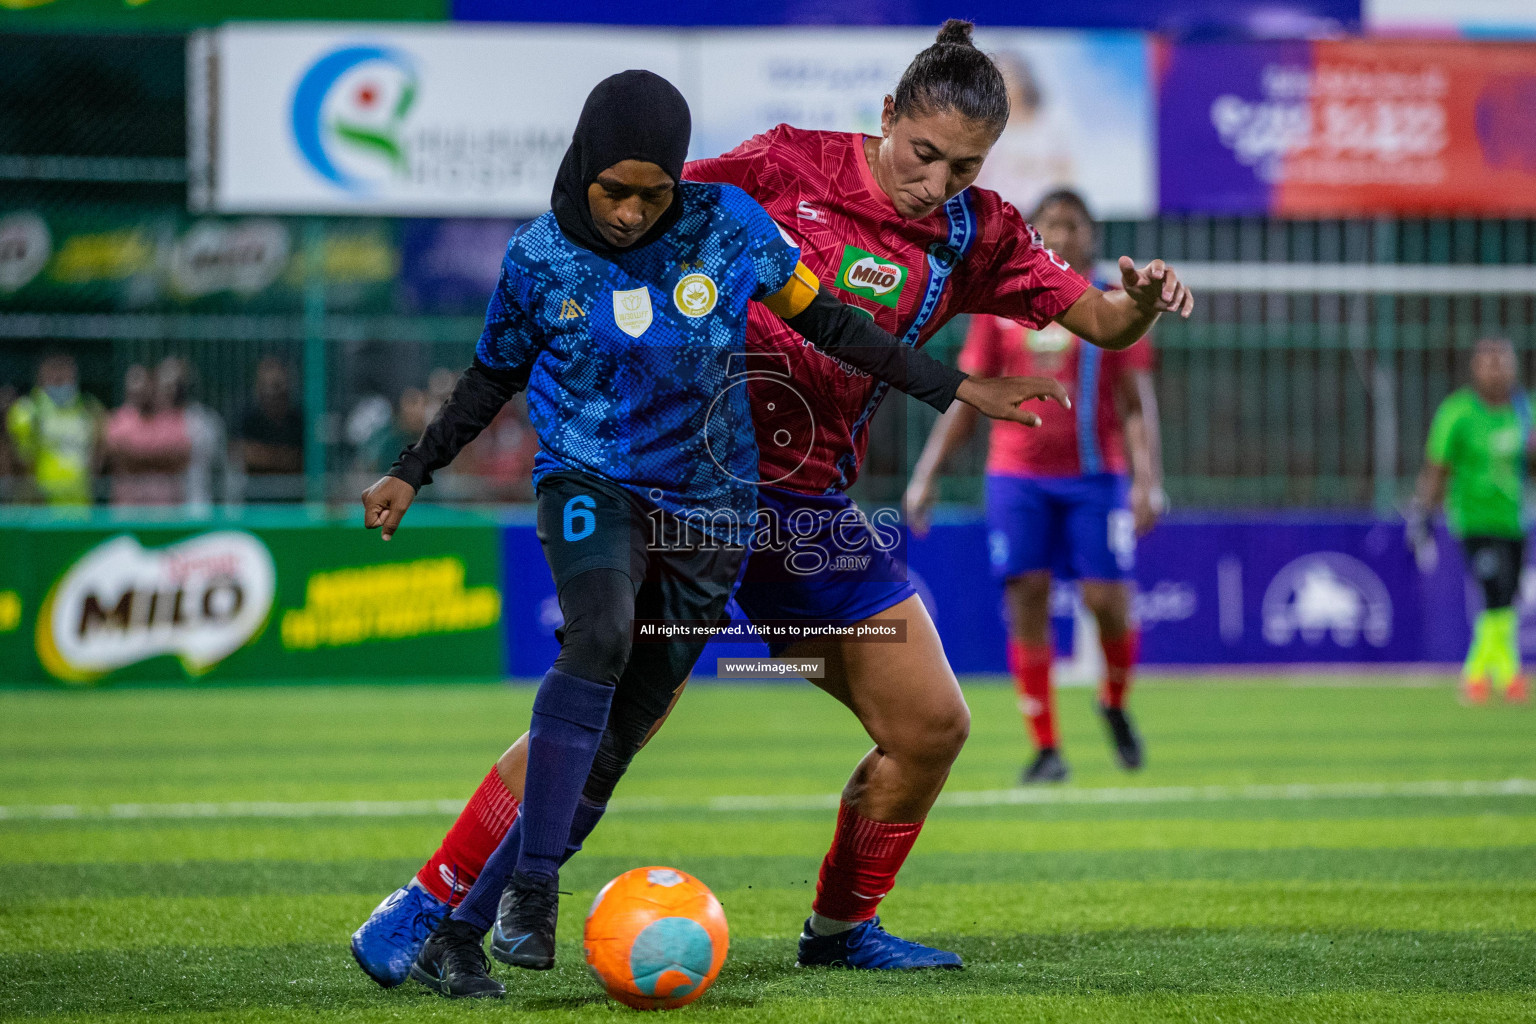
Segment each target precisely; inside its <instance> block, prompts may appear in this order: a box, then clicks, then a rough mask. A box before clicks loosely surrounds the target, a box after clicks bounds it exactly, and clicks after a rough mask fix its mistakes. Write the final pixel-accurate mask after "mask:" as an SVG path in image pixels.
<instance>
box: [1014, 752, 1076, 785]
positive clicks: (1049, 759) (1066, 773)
mask: <svg viewBox="0 0 1536 1024" xmlns="http://www.w3.org/2000/svg"><path fill="white" fill-rule="evenodd" d="M1071 777H1072V769H1071V768H1068V767H1067V762H1065V761H1063V760H1062V759H1061V755H1060V754H1059V753H1057V752H1056V748H1055V747H1046V748H1045V749H1044V750H1042V751H1040V753H1038V754H1036V755H1035V759H1034V761H1033V762H1031V763H1030V765H1029V767H1028V768H1025V769H1024V774H1023V775H1022V776H1021V777H1020V778H1019V784H1020V785H1023V786H1039V785H1043V784H1045V783H1049V782H1066V781H1067V780H1068V779H1070V778H1071Z"/></svg>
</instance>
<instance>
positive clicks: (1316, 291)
mask: <svg viewBox="0 0 1536 1024" xmlns="http://www.w3.org/2000/svg"><path fill="white" fill-rule="evenodd" d="M6 213H7V211H5V210H0V218H3V217H4V215H5V214H6ZM194 226H195V225H194ZM288 226H289V228H290V229H291V232H292V235H293V238H294V239H295V242H294V250H295V251H294V252H293V253H292V254H291V256H290V257H289V259H290V261H291V264H292V265H291V266H290V267H289V268H287V269H286V270H284V271H283V275H282V276H283V280H284V281H285V282H286V283H287V291H286V298H276V299H274V298H268V299H264V300H262V301H263V302H264V303H265V305H264V306H262V307H261V308H262V311H261V312H241V311H240V307H241V303H240V301H238V300H237V299H233V298H229V297H228V296H226V301H225V302H224V304H223V305H222V306H220V307H218V308H219V310H220V311H217V312H202V311H199V308H198V307H194V308H191V309H189V308H186V307H185V304H183V305H182V306H180V307H176V306H174V304H165V303H161V304H160V305H158V306H157V305H153V304H151V306H150V307H148V308H146V309H144V310H142V311H128V310H120V311H117V312H109V311H105V310H106V309H108V308H109V306H110V303H109V306H96V307H92V308H94V309H96V310H97V311H94V312H78V311H76V312H71V311H68V310H67V309H61V308H58V307H57V306H56V307H55V308H53V309H45V310H27V309H18V308H16V307H15V304H14V303H11V304H0V309H3V311H0V385H3V384H9V385H11V386H12V387H13V388H15V389H17V390H19V391H25V390H26V389H27V388H29V387H30V386H31V374H32V370H33V365H34V361H35V357H36V356H37V355H38V354H39V353H40V352H41V351H42V350H43V349H45V348H60V349H64V350H67V351H70V352H72V353H74V354H75V355H76V357H77V361H78V362H79V363H80V364H81V367H82V375H83V383H84V386H85V387H86V389H87V390H89V391H91V392H92V393H94V394H95V395H96V396H97V397H98V398H100V399H101V401H102V402H103V403H104V404H105V405H107V406H108V407H113V406H116V405H118V404H119V403H121V402H122V400H123V393H122V382H123V379H124V374H125V372H126V370H127V368H128V367H129V366H130V365H132V364H135V363H141V364H153V363H156V362H158V361H159V360H161V359H163V358H164V357H166V356H172V355H174V356H180V357H182V358H184V359H186V360H187V361H188V363H189V364H190V365H191V366H192V367H193V368H194V371H195V376H196V378H197V380H198V381H199V388H198V400H199V401H200V402H202V403H203V404H204V405H205V406H207V407H208V408H209V409H210V410H211V411H213V412H214V413H216V414H217V415H218V416H219V417H220V418H221V419H222V420H223V422H224V423H225V425H226V429H227V431H228V433H229V436H231V437H234V436H236V434H237V433H238V430H237V428H238V423H239V420H240V418H241V416H242V415H243V413H244V410H245V409H247V408H248V407H249V406H250V404H251V401H252V398H251V394H252V382H253V377H254V374H255V371H256V367H257V364H258V363H259V362H260V361H261V359H262V358H263V357H268V356H276V357H278V358H279V359H280V360H281V361H282V362H284V363H285V364H286V365H287V366H288V367H289V368H290V369H291V370H292V373H293V379H294V400H295V402H297V403H298V404H299V405H300V406H301V407H302V409H303V412H304V418H305V423H306V435H305V437H306V440H305V467H306V471H305V473H304V476H303V477H302V478H294V479H290V480H286V481H266V482H265V483H264V486H265V487H266V488H268V489H269V491H271V493H269V494H268V496H269V497H286V498H290V499H293V500H299V499H305V500H309V501H331V502H342V501H350V500H352V497H353V494H354V492H355V490H356V487H357V484H358V482H359V481H361V480H362V479H364V478H366V477H367V476H368V475H369V474H371V473H374V472H376V471H377V470H378V469H379V467H380V465H381V460H382V459H383V458H384V454H386V453H381V452H380V451H379V450H377V449H378V446H379V444H380V443H381V441H380V436H381V430H383V428H384V427H385V426H386V425H387V424H388V422H389V421H391V420H392V419H397V418H398V415H399V413H400V411H401V403H402V399H403V398H405V397H407V396H408V394H409V393H410V392H411V391H412V389H418V390H420V391H423V392H426V393H428V394H429V396H430V394H431V391H432V387H436V388H437V390H438V391H441V390H442V387H443V386H444V383H445V381H444V374H443V373H442V372H441V371H442V370H445V369H457V368H459V367H462V366H463V365H465V364H466V363H467V361H468V359H469V356H470V353H471V351H472V346H473V342H474V339H475V337H476V335H477V333H478V323H479V320H478V316H477V315H476V313H475V311H474V309H473V307H472V306H468V305H467V304H466V308H463V309H461V310H459V311H457V312H453V313H445V312H434V313H421V312H414V313H413V312H410V311H409V308H408V307H409V305H410V303H409V302H406V301H404V300H403V299H401V297H400V296H399V295H397V294H396V292H398V290H399V285H398V282H391V281H385V282H377V281H376V282H374V287H375V289H376V292H377V294H376V295H375V296H374V298H373V299H371V300H369V301H368V302H364V303H359V302H358V301H357V299H356V294H355V292H356V289H355V288H354V287H352V286H351V285H348V284H347V283H345V282H343V283H341V284H340V285H337V284H335V283H334V282H333V283H331V284H328V283H327V282H328V281H332V279H333V278H334V275H329V276H328V274H327V273H326V272H324V271H317V272H316V273H313V274H311V273H309V268H313V267H322V268H323V266H324V261H325V257H324V255H323V250H324V246H325V245H326V244H327V242H326V239H327V238H328V237H330V236H329V235H328V234H327V232H328V231H340V232H342V233H343V234H346V233H349V232H350V233H352V234H355V233H356V232H357V230H359V229H358V228H357V226H356V225H355V224H346V223H343V224H341V225H340V226H336V225H324V224H321V223H320V222H303V223H298V222H294V223H290V224H289V225H288ZM397 227H398V226H391V225H388V224H384V225H375V228H377V230H379V231H382V232H384V233H385V234H386V235H387V234H388V233H389V232H390V231H392V230H395V229H396V228H397ZM1104 234H1105V239H1104V245H1103V251H1104V252H1105V253H1106V254H1119V253H1122V252H1124V253H1129V254H1131V255H1134V256H1135V257H1136V258H1137V259H1138V260H1142V259H1146V258H1150V257H1152V256H1154V255H1160V256H1163V257H1165V258H1167V259H1169V260H1170V261H1174V262H1175V263H1176V264H1177V265H1178V266H1180V267H1181V269H1182V270H1183V272H1184V273H1185V275H1186V277H1187V279H1188V280H1189V281H1190V282H1191V284H1192V285H1193V286H1194V287H1195V288H1196V289H1197V293H1198V297H1199V298H1198V307H1197V311H1196V314H1195V316H1194V317H1193V318H1192V319H1191V320H1190V321H1188V322H1181V321H1173V320H1166V321H1164V323H1163V324H1162V325H1161V326H1160V327H1159V329H1158V331H1157V335H1156V338H1155V343H1156V347H1157V351H1158V359H1157V390H1158V395H1159V402H1160V406H1161V413H1162V427H1163V438H1164V466H1165V472H1166V475H1167V482H1168V489H1169V492H1170V495H1171V496H1172V498H1173V500H1174V501H1175V502H1177V503H1178V504H1180V505H1181V506H1184V507H1190V506H1265V507H1276V506H1308V507H1336V506H1355V507H1364V506H1374V507H1376V508H1378V509H1383V510H1385V509H1389V508H1391V507H1392V506H1393V505H1394V504H1396V503H1398V502H1399V501H1400V500H1401V498H1402V497H1403V495H1404V493H1405V491H1406V489H1407V488H1408V487H1409V486H1410V483H1411V478H1412V476H1413V474H1414V473H1415V472H1416V471H1417V468H1418V465H1419V453H1420V451H1421V449H1422V444H1423V441H1424V437H1425V435H1426V433H1427V430H1428V425H1429V420H1430V418H1431V416H1432V414H1433V411H1434V408H1435V406H1436V404H1437V403H1438V402H1439V401H1440V400H1441V399H1442V398H1443V397H1444V396H1445V395H1446V394H1447V393H1449V392H1450V391H1451V390H1452V389H1453V388H1454V387H1456V386H1457V385H1458V384H1459V382H1461V381H1462V380H1464V378H1465V375H1466V356H1467V354H1468V352H1469V351H1470V347H1471V345H1472V343H1473V342H1474V341H1476V340H1477V339H1478V338H1480V337H1485V336H1489V335H1499V336H1504V337H1508V338H1510V339H1511V340H1513V341H1514V342H1515V344H1516V347H1517V350H1518V351H1519V353H1520V355H1521V359H1522V364H1523V365H1522V369H1523V371H1524V376H1525V379H1526V380H1528V381H1529V380H1533V379H1536V378H1533V373H1536V362H1533V353H1536V332H1533V324H1536V299H1533V296H1536V268H1533V264H1536V227H1533V224H1532V222H1530V221H1443V220H1442V221H1372V222H1362V221H1337V222H1280V221H1253V220H1231V219H1226V220H1171V219H1170V220H1161V221H1152V222H1141V223H1111V224H1108V225H1106V227H1105V231H1104ZM312 249H313V251H311V250H312ZM317 253H318V254H317ZM397 258H399V257H397ZM396 269H398V268H396ZM380 289H381V290H380ZM112 301H116V300H112ZM337 306H340V307H341V308H339V309H338V308H336V307H337ZM963 328H964V324H963V322H962V323H957V324H956V325H955V326H954V327H952V328H950V329H948V330H946V331H945V332H944V333H943V334H941V335H940V336H939V337H938V338H937V339H936V340H935V342H934V345H935V349H936V350H937V351H939V352H941V353H944V354H945V355H947V356H948V357H950V358H952V357H953V356H954V354H955V353H956V352H957V351H958V348H959V344H960V342H961V339H962V337H963ZM434 370H438V371H439V373H438V374H437V379H436V382H435V384H433V385H432V386H429V382H430V381H431V380H432V376H433V371H434ZM932 419H933V417H932V415H931V414H930V413H929V411H928V410H927V409H926V408H925V407H922V406H920V405H918V404H917V403H913V402H907V401H904V400H892V401H889V402H887V404H886V408H885V409H883V410H882V412H881V414H880V416H878V417H877V419H876V422H875V424H874V425H873V428H872V445H871V450H870V454H869V459H868V462H867V466H866V470H865V474H864V477H863V479H861V481H860V482H859V485H858V490H857V493H858V494H859V496H860V497H861V498H863V499H865V500H872V501H893V500H896V499H897V498H898V497H899V495H900V492H901V489H902V487H903V486H904V484H905V480H906V476H907V474H908V472H909V471H910V468H911V465H912V463H913V462H914V461H915V459H916V456H917V454H918V452H919V451H920V450H921V446H922V442H923V439H924V438H925V437H926V435H927V431H928V429H929V427H930V426H931V423H932ZM397 432H398V429H397ZM383 436H384V437H385V440H386V441H387V439H388V436H389V435H388V431H387V430H383ZM983 454H984V435H982V436H979V437H978V438H976V439H975V440H974V441H973V442H972V444H971V445H970V446H969V447H968V448H967V450H965V451H964V452H962V453H961V454H960V455H959V456H958V457H957V458H956V459H955V460H954V462H953V463H952V466H951V469H952V475H951V476H950V477H949V478H948V479H947V481H946V483H945V485H944V487H945V490H944V495H945V497H946V498H947V499H950V500H955V501H965V502H975V501H978V500H979V496H980V478H979V474H980V467H981V463H982V460H983ZM491 463H492V464H494V465H495V466H497V467H499V468H498V470H497V471H496V472H479V471H476V470H471V471H468V472H460V473H458V474H450V475H448V476H447V477H446V478H445V480H444V486H442V487H440V488H437V489H435V492H434V493H435V497H436V500H449V501H477V500H478V501H485V500H507V499H516V498H519V497H522V496H525V495H526V487H525V486H524V487H522V488H521V489H520V487H519V485H518V483H517V481H514V480H511V479H509V478H508V477H507V476H506V472H508V471H509V468H510V469H515V467H516V466H517V465H520V463H519V462H518V459H517V458H511V459H510V461H509V460H507V459H503V460H501V461H499V462H498V461H496V460H495V459H494V458H493V459H492V460H491ZM237 470H238V467H233V468H232V470H231V471H230V472H228V473H227V474H226V479H227V480H232V481H236V482H239V481H240V480H241V479H242V477H241V475H240V474H239V473H238V472H237ZM242 486H244V485H242ZM273 488H275V490H272V489H273ZM8 493H10V494H11V496H12V498H13V500H14V498H15V497H16V496H17V495H18V494H19V493H20V492H19V491H18V490H17V489H16V487H15V486H14V481H13V482H12V486H11V487H10V488H9V489H8ZM107 493H108V489H107V487H106V482H105V481H103V483H102V488H101V496H102V497H103V498H105V497H106V496H107ZM248 494H249V491H248V489H247V490H242V489H241V487H240V486H235V487H230V486H226V487H223V488H220V489H219V490H218V495H219V496H220V497H223V498H227V499H228V500H241V498H242V497H244V496H248Z"/></svg>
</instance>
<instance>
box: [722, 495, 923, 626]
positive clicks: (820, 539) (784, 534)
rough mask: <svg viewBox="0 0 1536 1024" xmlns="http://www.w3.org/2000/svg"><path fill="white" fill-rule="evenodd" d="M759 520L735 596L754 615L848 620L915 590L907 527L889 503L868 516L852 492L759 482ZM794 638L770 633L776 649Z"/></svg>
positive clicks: (764, 620)
mask: <svg viewBox="0 0 1536 1024" xmlns="http://www.w3.org/2000/svg"><path fill="white" fill-rule="evenodd" d="M757 511H758V527H757V530H756V531H755V532H754V534H753V538H752V554H751V555H750V556H749V557H748V558H747V565H746V569H745V570H744V571H743V573H742V578H741V586H740V587H739V588H738V589H737V591H736V604H737V605H738V606H739V607H740V608H741V610H742V611H743V612H744V613H745V614H746V616H747V618H749V619H751V620H752V621H753V622H755V623H765V624H766V623H769V622H773V621H791V620H796V621H810V622H815V623H818V624H823V625H833V626H846V625H852V624H853V623H856V622H861V621H863V620H864V619H867V618H870V617H872V616H874V615H877V614H879V613H880V612H883V611H885V610H886V609H887V608H890V607H892V606H894V605H897V604H900V603H901V602H902V601H905V600H906V599H907V598H909V597H911V596H913V595H914V594H916V593H917V591H916V590H914V589H913V588H912V584H911V583H910V582H909V581H908V579H907V564H906V558H905V545H906V530H905V529H904V528H903V526H902V524H901V522H900V517H899V515H898V514H897V513H896V511H895V510H894V509H877V510H876V512H875V514H874V516H872V517H865V515H864V513H863V512H861V511H860V510H859V507H858V506H857V505H856V504H854V501H853V499H852V498H850V497H848V495H847V494H845V493H843V492H841V491H839V492H836V493H833V494H800V493H797V492H795V491H785V490H780V489H779V488H777V487H766V486H759V487H758V489H757ZM792 642H793V641H788V640H786V641H781V642H780V641H770V642H769V644H768V649H769V651H770V652H772V653H773V654H778V653H779V652H780V651H782V650H783V649H784V648H785V647H787V646H789V644H790V643H792Z"/></svg>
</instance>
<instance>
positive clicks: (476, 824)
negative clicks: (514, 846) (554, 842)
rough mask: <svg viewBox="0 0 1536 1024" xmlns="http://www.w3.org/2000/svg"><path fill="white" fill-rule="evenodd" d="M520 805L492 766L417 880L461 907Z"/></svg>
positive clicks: (509, 826) (432, 891)
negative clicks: (465, 895) (461, 901)
mask: <svg viewBox="0 0 1536 1024" xmlns="http://www.w3.org/2000/svg"><path fill="white" fill-rule="evenodd" d="M517 808H518V801H517V797H515V796H513V795H512V794H511V793H510V792H509V791H508V790H507V784H506V783H505V782H503V781H501V772H499V771H497V770H496V767H495V766H494V765H493V766H492V767H491V770H490V773H489V774H488V775H486V777H485V778H484V779H483V780H481V782H480V788H478V789H476V790H475V795H474V796H472V797H470V798H469V803H467V804H465V805H464V810H462V811H460V812H459V817H458V820H457V821H455V822H454V823H453V827H452V828H450V829H449V830H448V834H447V835H446V836H444V837H443V845H441V846H439V847H438V848H437V852H436V853H434V854H433V855H432V857H431V859H429V860H428V861H427V862H426V863H425V864H423V865H422V868H421V870H420V871H418V872H416V881H417V882H418V883H420V885H421V887H422V888H423V889H425V890H427V892H429V893H431V894H432V895H433V896H436V897H437V898H438V899H439V900H441V901H443V902H444V903H448V904H451V905H452V906H455V907H456V906H458V905H459V901H460V900H461V899H463V898H464V894H465V893H467V892H468V891H469V889H470V886H472V885H474V884H475V879H476V878H479V877H480V872H481V870H482V869H484V867H485V862H486V860H487V859H488V858H489V857H490V856H491V854H493V853H495V852H496V847H497V845H498V844H500V842H501V837H502V836H504V835H506V834H507V831H508V830H509V829H511V828H512V823H513V822H514V821H516V820H517Z"/></svg>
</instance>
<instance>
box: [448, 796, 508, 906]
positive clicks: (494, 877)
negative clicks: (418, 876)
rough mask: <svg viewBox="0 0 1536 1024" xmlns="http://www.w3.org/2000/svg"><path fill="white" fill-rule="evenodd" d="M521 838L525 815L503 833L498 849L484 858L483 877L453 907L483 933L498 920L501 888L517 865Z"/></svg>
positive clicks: (505, 885)
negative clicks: (497, 911)
mask: <svg viewBox="0 0 1536 1024" xmlns="http://www.w3.org/2000/svg"><path fill="white" fill-rule="evenodd" d="M522 838H523V819H522V817H521V816H519V817H518V819H517V820H516V821H514V822H513V823H512V827H511V828H510V829H508V830H507V834H506V835H504V836H502V837H501V842H500V843H498V844H497V846H496V849H495V850H494V851H493V852H492V853H491V855H490V856H489V857H487V858H486V859H485V867H483V868H481V869H480V877H479V878H476V879H475V884H474V885H473V886H472V887H471V888H470V890H469V892H467V893H465V894H464V899H463V900H462V901H461V902H460V903H459V905H458V907H456V908H455V909H454V911H453V919H454V920H455V921H466V922H468V923H469V924H472V925H474V926H475V927H476V928H478V929H480V931H481V932H482V933H483V932H488V931H490V930H491V925H492V924H494V923H495V922H496V910H497V907H498V906H499V904H500V903H501V893H502V890H503V889H505V888H506V887H507V881H508V880H509V879H511V877H512V871H513V869H515V868H516V867H517V852H518V849H519V848H520V847H521V846H522Z"/></svg>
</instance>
